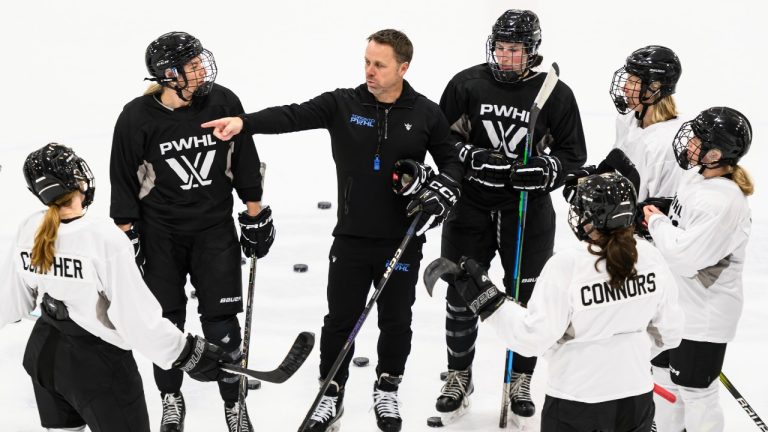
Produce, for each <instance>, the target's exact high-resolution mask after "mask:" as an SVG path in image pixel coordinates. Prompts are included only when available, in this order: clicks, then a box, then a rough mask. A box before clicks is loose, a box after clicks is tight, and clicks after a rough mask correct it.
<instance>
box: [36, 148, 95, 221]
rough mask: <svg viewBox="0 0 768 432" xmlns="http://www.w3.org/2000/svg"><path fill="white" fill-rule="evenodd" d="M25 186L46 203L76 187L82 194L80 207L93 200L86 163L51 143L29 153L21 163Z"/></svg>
mask: <svg viewBox="0 0 768 432" xmlns="http://www.w3.org/2000/svg"><path fill="white" fill-rule="evenodd" d="M24 179H25V180H26V182H27V188H28V189H29V191H30V192H32V193H33V194H34V195H35V196H36V197H37V198H38V199H39V200H40V202H42V203H43V204H45V205H50V204H52V203H54V202H56V200H57V199H59V198H61V197H62V196H63V195H65V194H67V193H69V192H71V191H75V190H79V191H80V192H82V193H83V195H85V198H84V199H83V204H82V205H83V208H87V207H88V206H89V205H91V203H92V202H93V198H94V195H95V193H96V183H95V179H94V177H93V172H92V171H91V169H90V167H89V166H88V164H87V163H86V162H85V161H84V160H83V159H81V158H80V157H78V156H77V155H76V154H75V153H74V152H73V151H72V149H71V148H69V147H66V146H63V145H61V144H56V143H50V144H48V145H46V146H45V147H43V148H41V149H39V150H37V151H34V152H32V153H31V154H30V155H29V156H27V159H26V161H25V162H24Z"/></svg>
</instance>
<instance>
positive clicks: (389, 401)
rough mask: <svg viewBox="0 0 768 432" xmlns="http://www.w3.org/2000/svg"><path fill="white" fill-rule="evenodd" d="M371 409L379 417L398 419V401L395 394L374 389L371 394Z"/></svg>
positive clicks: (394, 392)
mask: <svg viewBox="0 0 768 432" xmlns="http://www.w3.org/2000/svg"><path fill="white" fill-rule="evenodd" d="M373 407H374V409H376V412H377V413H378V414H379V417H394V418H400V401H399V400H398V397H397V392H396V391H393V392H387V391H383V390H379V389H376V390H375V391H374V392H373Z"/></svg>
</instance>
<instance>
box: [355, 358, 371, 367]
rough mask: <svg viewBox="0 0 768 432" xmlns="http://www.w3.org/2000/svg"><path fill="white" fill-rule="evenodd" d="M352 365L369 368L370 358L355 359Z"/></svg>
mask: <svg viewBox="0 0 768 432" xmlns="http://www.w3.org/2000/svg"><path fill="white" fill-rule="evenodd" d="M352 363H354V364H355V366H357V367H365V366H368V357H355V358H353V359H352Z"/></svg>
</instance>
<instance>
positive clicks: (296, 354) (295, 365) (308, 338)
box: [219, 332, 315, 384]
mask: <svg viewBox="0 0 768 432" xmlns="http://www.w3.org/2000/svg"><path fill="white" fill-rule="evenodd" d="M314 346H315V335H314V334H313V333H311V332H301V333H299V335H298V336H297V337H296V340H295V341H294V342H293V345H291V349H290V350H289V351H288V354H286V355H285V358H284V359H283V361H282V362H281V363H280V365H279V366H278V367H277V368H275V369H273V370H271V371H257V370H251V369H248V368H244V367H242V366H238V365H235V364H231V363H221V364H220V365H219V368H221V369H222V370H225V371H227V372H231V373H234V374H238V375H240V376H249V377H251V378H256V379H260V380H263V381H267V382H271V383H276V384H280V383H283V382H285V381H287V380H288V378H290V377H292V376H293V374H295V373H296V371H298V370H299V368H300V367H301V365H302V364H304V361H305V360H307V357H309V353H311V352H312V347H314Z"/></svg>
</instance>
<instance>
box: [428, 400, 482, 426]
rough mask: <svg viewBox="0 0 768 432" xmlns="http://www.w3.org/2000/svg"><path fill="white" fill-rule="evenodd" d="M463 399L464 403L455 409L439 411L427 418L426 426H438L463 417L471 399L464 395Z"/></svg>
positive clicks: (446, 424)
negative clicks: (444, 411)
mask: <svg viewBox="0 0 768 432" xmlns="http://www.w3.org/2000/svg"><path fill="white" fill-rule="evenodd" d="M464 401H465V403H463V404H461V406H460V407H459V408H458V409H457V410H456V411H451V412H449V413H441V412H439V413H438V414H439V415H437V416H434V417H430V418H428V419H427V426H429V427H437V428H439V427H443V426H448V425H449V424H451V423H454V422H456V420H458V419H460V418H461V417H463V416H464V414H466V413H467V411H469V407H470V406H471V405H472V401H470V399H469V396H467V397H465V398H464Z"/></svg>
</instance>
